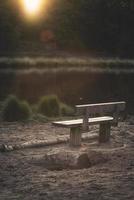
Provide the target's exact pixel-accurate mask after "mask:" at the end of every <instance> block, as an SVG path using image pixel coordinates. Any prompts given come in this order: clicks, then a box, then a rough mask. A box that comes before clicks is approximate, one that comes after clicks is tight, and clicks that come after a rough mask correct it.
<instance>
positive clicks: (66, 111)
mask: <svg viewBox="0 0 134 200" xmlns="http://www.w3.org/2000/svg"><path fill="white" fill-rule="evenodd" d="M60 108H61V114H62V115H63V116H72V115H74V113H75V111H74V109H73V108H72V107H71V106H68V105H67V104H64V103H61V104H60Z"/></svg>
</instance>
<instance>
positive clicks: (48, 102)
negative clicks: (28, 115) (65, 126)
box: [38, 95, 74, 117]
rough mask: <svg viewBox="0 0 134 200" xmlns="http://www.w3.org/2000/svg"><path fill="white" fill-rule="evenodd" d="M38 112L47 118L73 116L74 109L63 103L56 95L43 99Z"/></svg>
mask: <svg viewBox="0 0 134 200" xmlns="http://www.w3.org/2000/svg"><path fill="white" fill-rule="evenodd" d="M38 112H39V113H41V114H43V115H45V116H47V117H58V116H72V115H73V114H74V109H73V108H72V107H70V106H68V105H66V104H65V103H62V102H61V101H60V100H59V99H58V97H57V96H56V95H48V96H43V97H41V99H40V101H39V104H38Z"/></svg>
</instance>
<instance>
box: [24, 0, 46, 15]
mask: <svg viewBox="0 0 134 200" xmlns="http://www.w3.org/2000/svg"><path fill="white" fill-rule="evenodd" d="M22 2H23V7H24V11H25V12H26V13H27V14H28V15H29V16H35V15H38V14H39V13H40V10H41V7H42V2H43V0H22Z"/></svg>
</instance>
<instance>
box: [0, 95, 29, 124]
mask: <svg viewBox="0 0 134 200" xmlns="http://www.w3.org/2000/svg"><path fill="white" fill-rule="evenodd" d="M30 116H31V109H30V106H29V104H28V103H27V102H26V101H20V100H19V99H18V98H17V97H16V96H13V95H11V96H9V97H7V99H6V100H5V103H4V106H3V110H2V119H3V120H4V121H8V122H13V121H19V120H26V119H28V118H29V117H30Z"/></svg>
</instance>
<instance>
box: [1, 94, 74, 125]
mask: <svg viewBox="0 0 134 200" xmlns="http://www.w3.org/2000/svg"><path fill="white" fill-rule="evenodd" d="M72 115H74V109H73V108H72V107H70V106H68V105H66V104H65V103H62V102H61V101H60V100H59V99H58V97H57V96H56V95H48V96H43V97H41V99H40V101H39V102H38V104H35V105H29V104H28V102H26V101H22V100H20V99H18V98H17V97H16V96H14V95H10V96H8V97H7V98H6V99H5V101H4V102H0V118H1V120H2V121H7V122H14V121H26V120H34V121H40V122H47V121H49V120H50V121H51V120H54V118H55V117H64V116H72Z"/></svg>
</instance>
